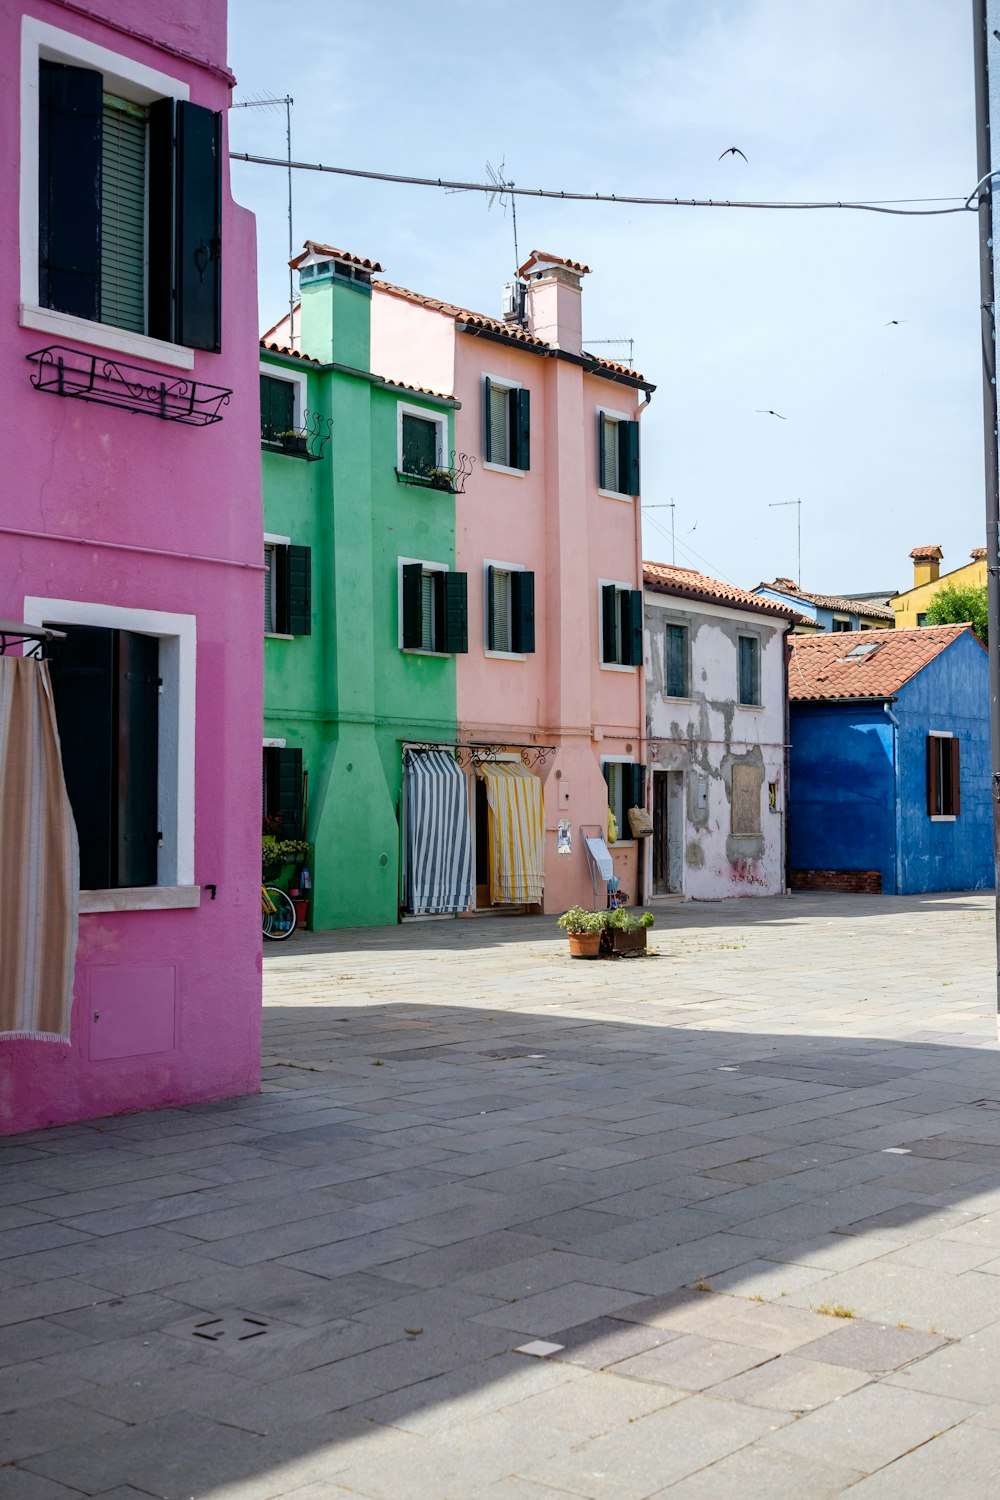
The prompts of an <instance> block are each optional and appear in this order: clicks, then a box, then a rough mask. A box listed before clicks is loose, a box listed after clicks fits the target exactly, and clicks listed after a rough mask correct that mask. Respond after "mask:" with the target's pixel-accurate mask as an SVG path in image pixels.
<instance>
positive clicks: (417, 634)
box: [400, 562, 469, 655]
mask: <svg viewBox="0 0 1000 1500" xmlns="http://www.w3.org/2000/svg"><path fill="white" fill-rule="evenodd" d="M400 621H401V628H400V646H401V649H402V650H404V651H430V652H434V653H436V654H438V655H453V654H459V653H461V652H465V651H468V649H469V605H468V578H467V576H466V574H465V573H454V572H451V571H450V570H449V569H447V568H442V567H441V566H440V565H439V564H436V563H424V562H403V563H401V564H400Z"/></svg>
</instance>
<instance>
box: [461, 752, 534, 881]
mask: <svg viewBox="0 0 1000 1500" xmlns="http://www.w3.org/2000/svg"><path fill="white" fill-rule="evenodd" d="M476 771H477V774H478V775H479V776H481V777H482V779H483V781H485V783H486V801H487V804H488V806H489V828H490V901H491V903H492V904H493V905H494V906H495V905H497V904H498V903H499V902H515V903H517V904H528V903H530V904H534V905H537V904H539V903H540V902H541V899H542V884H543V880H542V869H543V862H544V851H545V821H544V818H543V815H542V783H541V782H540V781H539V779H538V777H537V776H532V774H531V772H530V771H528V770H526V769H525V767H524V766H521V765H517V764H516V763H514V762H507V761H484V762H482V763H481V764H480V765H478V766H477V767H476Z"/></svg>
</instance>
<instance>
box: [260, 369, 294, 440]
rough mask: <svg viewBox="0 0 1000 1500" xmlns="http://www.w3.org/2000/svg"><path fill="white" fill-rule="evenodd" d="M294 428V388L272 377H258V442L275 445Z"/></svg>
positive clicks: (289, 383)
mask: <svg viewBox="0 0 1000 1500" xmlns="http://www.w3.org/2000/svg"><path fill="white" fill-rule="evenodd" d="M294 427H295V386H294V385H293V384H292V382H291V381H290V380H279V379H277V378H276V377H275V376H273V375H262V376H261V377H260V440H261V442H262V443H276V442H278V441H279V438H280V435H281V434H282V433H283V432H291V431H292V430H293V429H294Z"/></svg>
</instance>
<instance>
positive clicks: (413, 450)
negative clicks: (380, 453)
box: [396, 403, 448, 475]
mask: <svg viewBox="0 0 1000 1500" xmlns="http://www.w3.org/2000/svg"><path fill="white" fill-rule="evenodd" d="M396 410H397V427H396V448H397V452H396V467H397V469H398V470H399V472H400V473H401V474H426V475H430V474H432V473H433V471H434V470H435V469H443V468H445V467H446V466H447V462H448V455H447V442H446V439H447V435H448V432H447V425H446V422H445V419H444V417H442V416H438V415H436V414H435V413H434V412H429V411H427V410H425V409H424V408H423V407H419V406H404V405H403V404H402V403H400V404H399V405H398V407H397V408H396Z"/></svg>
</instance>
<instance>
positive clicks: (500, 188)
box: [486, 156, 521, 276]
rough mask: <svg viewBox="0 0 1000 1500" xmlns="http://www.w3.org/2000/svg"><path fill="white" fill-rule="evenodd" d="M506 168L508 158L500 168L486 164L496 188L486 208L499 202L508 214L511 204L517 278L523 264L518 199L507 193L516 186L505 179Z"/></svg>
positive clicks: (488, 199) (488, 173)
mask: <svg viewBox="0 0 1000 1500" xmlns="http://www.w3.org/2000/svg"><path fill="white" fill-rule="evenodd" d="M505 166H506V156H505V157H504V160H503V161H501V163H500V165H499V167H494V166H493V164H492V163H491V162H487V163H486V175H487V177H488V178H489V179H490V181H491V182H492V184H493V188H494V191H493V192H492V193H490V195H489V197H488V198H487V200H486V207H487V208H488V209H489V208H492V207H493V205H494V203H496V202H499V204H500V207H501V208H502V209H503V211H504V213H505V214H506V212H507V204H508V203H509V204H510V217H511V223H512V225H513V228H514V274H515V276H516V275H517V270H518V267H519V266H520V264H521V255H520V252H519V250H518V248H517V199H516V198H515V197H514V196H513V194H511V193H508V191H507V190H508V188H512V187H514V186H515V184H514V180H513V178H506V177H504V167H505Z"/></svg>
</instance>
